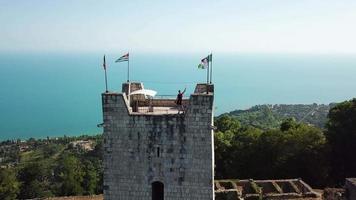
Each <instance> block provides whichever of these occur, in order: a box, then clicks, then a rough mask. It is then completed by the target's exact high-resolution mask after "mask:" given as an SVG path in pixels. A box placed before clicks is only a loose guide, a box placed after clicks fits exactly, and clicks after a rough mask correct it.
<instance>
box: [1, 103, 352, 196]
mask: <svg viewBox="0 0 356 200" xmlns="http://www.w3.org/2000/svg"><path fill="white" fill-rule="evenodd" d="M313 106H314V107H313ZM298 109H299V112H298ZM326 109H327V111H325V110H326ZM329 109H330V110H329ZM288 113H289V114H288ZM215 127H216V131H215V176H216V177H215V178H216V179H250V178H252V179H283V178H302V179H303V180H304V181H306V182H307V183H308V184H310V185H311V186H312V187H314V188H324V187H335V186H341V185H342V184H343V181H344V178H346V177H356V170H355V169H356V156H355V155H354V153H355V152H356V99H353V100H350V101H345V102H342V103H339V104H334V105H332V106H330V105H328V106H320V105H316V104H312V105H306V106H303V105H298V106H284V105H283V106H281V105H278V106H269V105H264V106H255V107H253V108H251V109H249V110H246V111H233V112H230V113H226V114H224V115H221V116H218V117H216V119H215ZM102 152H103V149H102V135H97V136H80V137H60V138H46V139H33V138H31V139H29V140H26V141H21V140H17V141H3V142H1V143H0V166H1V168H0V199H6V200H7V199H16V198H17V199H28V198H39V197H51V196H70V195H90V194H100V193H102V181H103V179H102V177H103V168H102Z"/></svg>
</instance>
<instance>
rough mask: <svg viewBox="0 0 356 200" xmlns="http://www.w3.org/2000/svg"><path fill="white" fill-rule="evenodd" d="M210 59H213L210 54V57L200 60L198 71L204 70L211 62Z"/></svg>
mask: <svg viewBox="0 0 356 200" xmlns="http://www.w3.org/2000/svg"><path fill="white" fill-rule="evenodd" d="M212 59H213V55H212V54H210V55H208V56H207V57H205V58H203V59H201V62H200V64H199V65H198V68H199V69H206V68H208V66H209V62H211V61H212Z"/></svg>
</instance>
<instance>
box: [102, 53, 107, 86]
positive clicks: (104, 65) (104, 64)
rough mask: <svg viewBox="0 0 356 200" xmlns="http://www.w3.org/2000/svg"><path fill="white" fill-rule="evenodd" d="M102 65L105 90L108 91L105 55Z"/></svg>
mask: <svg viewBox="0 0 356 200" xmlns="http://www.w3.org/2000/svg"><path fill="white" fill-rule="evenodd" d="M103 67H104V71H105V89H106V90H105V91H106V93H107V92H108V77H107V74H106V60H105V55H104V62H103Z"/></svg>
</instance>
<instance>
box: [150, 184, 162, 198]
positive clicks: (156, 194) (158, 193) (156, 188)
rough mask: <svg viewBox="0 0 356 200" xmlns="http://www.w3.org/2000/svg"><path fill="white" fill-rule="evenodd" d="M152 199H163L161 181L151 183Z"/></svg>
mask: <svg viewBox="0 0 356 200" xmlns="http://www.w3.org/2000/svg"><path fill="white" fill-rule="evenodd" d="M152 200H164V185H163V183H162V182H159V181H156V182H153V183H152Z"/></svg>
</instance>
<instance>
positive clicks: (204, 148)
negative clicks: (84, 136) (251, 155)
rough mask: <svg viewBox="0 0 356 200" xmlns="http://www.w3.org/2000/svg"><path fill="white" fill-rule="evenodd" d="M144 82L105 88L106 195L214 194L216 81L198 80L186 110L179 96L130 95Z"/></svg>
mask: <svg viewBox="0 0 356 200" xmlns="http://www.w3.org/2000/svg"><path fill="white" fill-rule="evenodd" d="M133 88H134V89H133ZM142 88H143V85H142V84H140V83H134V85H128V83H126V84H123V87H122V89H123V92H122V93H103V94H102V106H103V118H104V198H105V199H106V200H111V199H130V200H135V199H137V200H138V199H153V200H163V199H166V200H176V199H181V200H183V199H184V200H189V199H194V200H199V199H201V200H203V199H204V200H208V199H214V184H213V183H214V174H213V173H214V141H213V101H214V93H213V88H214V87H213V85H208V86H207V85H206V84H198V85H197V87H196V89H195V92H194V94H191V95H190V97H189V98H188V99H184V100H183V105H184V112H178V109H179V108H177V106H176V105H175V100H174V99H150V100H149V101H148V100H147V98H145V97H144V96H141V97H140V96H136V97H132V96H128V95H126V94H127V93H128V90H129V89H130V93H131V92H133V90H138V89H142ZM207 89H208V92H207ZM126 92H127V93H126ZM135 106H137V107H138V109H135V108H134V107H135ZM145 107H149V109H148V110H144V111H142V110H140V108H145ZM151 108H152V109H151Z"/></svg>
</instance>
